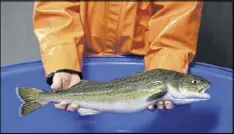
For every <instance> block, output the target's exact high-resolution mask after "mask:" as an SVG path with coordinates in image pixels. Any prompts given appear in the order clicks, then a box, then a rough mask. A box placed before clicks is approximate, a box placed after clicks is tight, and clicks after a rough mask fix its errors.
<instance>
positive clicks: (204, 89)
mask: <svg viewBox="0 0 234 134" xmlns="http://www.w3.org/2000/svg"><path fill="white" fill-rule="evenodd" d="M210 87H211V85H210V84H209V85H207V86H206V87H204V88H202V89H199V90H198V93H199V94H205V92H206V90H207V89H208V88H210Z"/></svg>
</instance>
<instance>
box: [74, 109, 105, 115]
mask: <svg viewBox="0 0 234 134" xmlns="http://www.w3.org/2000/svg"><path fill="white" fill-rule="evenodd" d="M77 112H78V113H79V114H80V115H81V116H87V115H95V114H99V113H101V112H99V111H96V110H92V109H88V108H78V110H77Z"/></svg>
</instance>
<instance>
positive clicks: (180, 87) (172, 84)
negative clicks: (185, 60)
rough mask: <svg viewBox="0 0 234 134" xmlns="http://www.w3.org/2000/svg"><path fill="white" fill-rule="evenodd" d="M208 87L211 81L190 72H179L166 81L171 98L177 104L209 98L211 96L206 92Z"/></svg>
mask: <svg viewBox="0 0 234 134" xmlns="http://www.w3.org/2000/svg"><path fill="white" fill-rule="evenodd" d="M210 87H211V83H210V82H209V81H208V80H207V79H205V78H203V77H200V76H195V75H191V74H179V75H177V76H176V77H173V78H171V79H170V80H168V81H167V88H168V93H169V94H170V96H171V98H172V99H171V100H172V101H174V102H175V103H177V104H188V103H192V102H196V101H204V100H208V99H210V97H211V96H210V95H209V94H208V93H206V90H207V89H208V88H210Z"/></svg>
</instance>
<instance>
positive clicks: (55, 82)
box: [51, 73, 62, 90]
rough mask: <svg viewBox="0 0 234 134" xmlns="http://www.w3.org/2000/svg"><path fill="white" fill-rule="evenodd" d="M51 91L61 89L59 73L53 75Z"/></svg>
mask: <svg viewBox="0 0 234 134" xmlns="http://www.w3.org/2000/svg"><path fill="white" fill-rule="evenodd" d="M51 88H52V89H53V90H59V89H61V88H62V77H61V76H60V74H59V73H57V74H55V75H54V77H53V84H52V85H51Z"/></svg>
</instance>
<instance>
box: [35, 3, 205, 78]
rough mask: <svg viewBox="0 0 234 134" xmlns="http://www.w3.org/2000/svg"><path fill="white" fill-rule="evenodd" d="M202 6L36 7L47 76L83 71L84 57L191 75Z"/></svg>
mask: <svg viewBox="0 0 234 134" xmlns="http://www.w3.org/2000/svg"><path fill="white" fill-rule="evenodd" d="M202 4H203V3H202V2H195V1H194V2H191V1H190V2H171V1H170V2H120V1H118V2H84V1H82V2H73V1H72V2H53V1H51V2H39V1H37V2H35V3H34V14H33V26H34V32H35V34H36V37H37V39H38V41H39V46H40V53H41V58H42V62H43V65H44V69H45V73H46V76H48V75H49V74H50V73H52V72H55V71H56V70H59V69H70V70H75V71H82V60H83V56H104V55H105V56H106V55H112V56H117V55H128V54H134V55H143V56H145V58H144V60H145V70H151V69H155V68H165V69H173V70H176V71H178V72H185V73H186V72H187V69H188V64H189V63H190V62H191V61H192V60H193V58H194V56H195V53H196V47H197V38H198V32H199V27H200V19H201V11H202Z"/></svg>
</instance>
